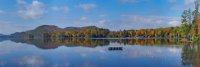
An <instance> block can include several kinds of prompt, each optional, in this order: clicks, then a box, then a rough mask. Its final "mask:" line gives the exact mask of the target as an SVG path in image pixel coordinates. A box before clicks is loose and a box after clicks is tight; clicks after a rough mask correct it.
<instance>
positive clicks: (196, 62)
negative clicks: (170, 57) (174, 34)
mask: <svg viewBox="0 0 200 67" xmlns="http://www.w3.org/2000/svg"><path fill="white" fill-rule="evenodd" d="M181 56H182V63H183V64H184V65H187V66H190V65H192V66H193V67H200V44H193V45H185V46H184V47H183V48H182V54H181Z"/></svg>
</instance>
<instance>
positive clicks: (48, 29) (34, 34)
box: [11, 25, 64, 39]
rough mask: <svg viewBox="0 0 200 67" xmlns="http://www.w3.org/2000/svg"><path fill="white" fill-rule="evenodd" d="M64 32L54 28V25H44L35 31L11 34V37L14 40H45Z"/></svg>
mask: <svg viewBox="0 0 200 67" xmlns="http://www.w3.org/2000/svg"><path fill="white" fill-rule="evenodd" d="M63 31H64V30H63V29H61V28H59V27H57V26H54V25H42V26H39V27H37V28H35V29H34V30H29V31H25V32H17V33H14V34H11V37H14V38H36V39H39V38H43V37H45V36H49V35H50V34H53V33H58V32H63Z"/></svg>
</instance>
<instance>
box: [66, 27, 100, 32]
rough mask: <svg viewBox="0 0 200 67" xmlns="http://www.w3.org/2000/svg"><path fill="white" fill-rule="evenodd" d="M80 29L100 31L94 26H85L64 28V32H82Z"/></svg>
mask: <svg viewBox="0 0 200 67" xmlns="http://www.w3.org/2000/svg"><path fill="white" fill-rule="evenodd" d="M82 29H100V28H98V27H96V26H85V27H66V28H64V30H65V31H70V30H82Z"/></svg>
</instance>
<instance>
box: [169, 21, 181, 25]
mask: <svg viewBox="0 0 200 67" xmlns="http://www.w3.org/2000/svg"><path fill="white" fill-rule="evenodd" d="M168 24H169V25H170V26H179V25H181V22H180V21H170V22H168Z"/></svg>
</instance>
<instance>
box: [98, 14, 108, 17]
mask: <svg viewBox="0 0 200 67" xmlns="http://www.w3.org/2000/svg"><path fill="white" fill-rule="evenodd" d="M106 16H108V15H107V14H101V15H99V17H106Z"/></svg>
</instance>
